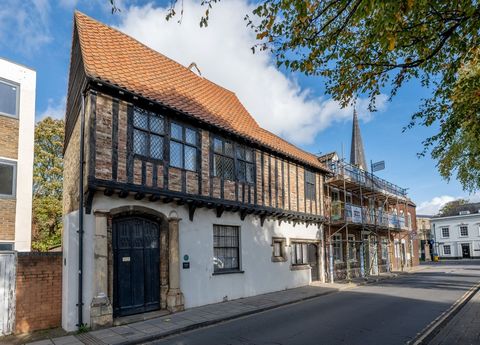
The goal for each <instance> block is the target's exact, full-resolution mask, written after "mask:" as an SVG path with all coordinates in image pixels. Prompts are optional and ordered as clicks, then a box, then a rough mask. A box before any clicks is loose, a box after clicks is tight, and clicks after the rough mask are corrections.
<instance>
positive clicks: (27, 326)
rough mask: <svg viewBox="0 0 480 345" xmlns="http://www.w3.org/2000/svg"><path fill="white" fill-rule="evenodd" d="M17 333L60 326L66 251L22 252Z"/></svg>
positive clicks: (19, 265)
mask: <svg viewBox="0 0 480 345" xmlns="http://www.w3.org/2000/svg"><path fill="white" fill-rule="evenodd" d="M16 284H17V287H16V318H15V333H25V332H31V331H35V330H40V329H47V328H54V327H60V325H61V321H62V253H34V252H30V253H18V264H17V281H16Z"/></svg>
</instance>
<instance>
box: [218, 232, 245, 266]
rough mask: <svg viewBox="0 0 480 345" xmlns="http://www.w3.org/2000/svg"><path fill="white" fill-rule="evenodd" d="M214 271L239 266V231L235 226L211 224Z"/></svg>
mask: <svg viewBox="0 0 480 345" xmlns="http://www.w3.org/2000/svg"><path fill="white" fill-rule="evenodd" d="M213 245H214V248H213V255H214V258H213V268H214V271H221V270H232V269H239V268H240V260H239V231H238V227H236V226H220V225H214V226H213Z"/></svg>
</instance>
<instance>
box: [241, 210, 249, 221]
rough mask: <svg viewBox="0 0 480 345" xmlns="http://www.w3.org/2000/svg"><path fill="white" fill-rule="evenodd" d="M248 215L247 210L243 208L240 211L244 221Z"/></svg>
mask: <svg viewBox="0 0 480 345" xmlns="http://www.w3.org/2000/svg"><path fill="white" fill-rule="evenodd" d="M246 216H247V210H246V209H243V210H241V211H240V219H241V220H242V221H243V220H245V217H246Z"/></svg>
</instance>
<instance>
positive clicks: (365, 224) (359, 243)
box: [324, 159, 413, 283]
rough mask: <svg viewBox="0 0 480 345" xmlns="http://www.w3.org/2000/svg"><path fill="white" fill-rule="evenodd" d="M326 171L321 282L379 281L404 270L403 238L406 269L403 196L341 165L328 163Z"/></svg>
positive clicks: (396, 189)
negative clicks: (324, 279)
mask: <svg viewBox="0 0 480 345" xmlns="http://www.w3.org/2000/svg"><path fill="white" fill-rule="evenodd" d="M330 168H331V170H332V172H333V174H332V175H331V176H330V177H328V178H327V180H326V183H325V189H326V190H325V192H326V193H325V215H326V218H327V225H328V234H327V235H326V236H325V237H326V241H325V244H326V249H327V250H325V256H326V257H325V258H324V261H325V263H326V269H325V274H326V275H327V280H328V281H330V282H331V283H333V282H334V281H336V280H351V279H352V278H355V277H366V276H371V275H379V274H381V273H384V272H391V271H392V270H393V268H395V269H400V270H404V268H405V266H408V262H407V261H408V260H407V257H408V255H407V254H406V253H407V252H406V247H407V246H406V243H405V238H407V237H408V238H409V239H410V242H409V244H410V250H409V252H410V260H409V261H410V266H411V265H412V259H413V256H412V254H411V253H412V244H411V243H412V241H411V232H410V231H408V230H411V219H410V218H409V217H406V215H407V214H409V213H408V205H409V202H410V200H409V199H408V197H407V190H406V189H405V188H401V187H399V186H397V185H395V184H393V183H391V182H388V181H386V180H384V179H382V178H380V177H378V176H375V175H374V174H373V173H370V172H368V171H365V170H363V169H361V168H359V167H357V166H355V165H352V164H349V163H346V162H345V161H344V160H343V159H341V160H337V161H333V162H330ZM332 191H335V193H332ZM333 195H336V197H335V198H333ZM333 199H335V200H333ZM342 199H343V200H342ZM365 201H367V202H366V203H367V205H365ZM402 213H403V214H402ZM343 234H345V237H343V236H341V235H343ZM339 235H340V236H339ZM392 240H393V243H392ZM343 253H345V257H343Z"/></svg>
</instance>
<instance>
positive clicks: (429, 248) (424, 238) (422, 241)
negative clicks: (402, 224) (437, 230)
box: [417, 215, 434, 261]
mask: <svg viewBox="0 0 480 345" xmlns="http://www.w3.org/2000/svg"><path fill="white" fill-rule="evenodd" d="M431 219H432V216H428V215H417V241H418V248H419V254H420V260H422V261H431V260H432V254H433V244H434V240H433V233H432V228H431V224H430V220H431Z"/></svg>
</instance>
